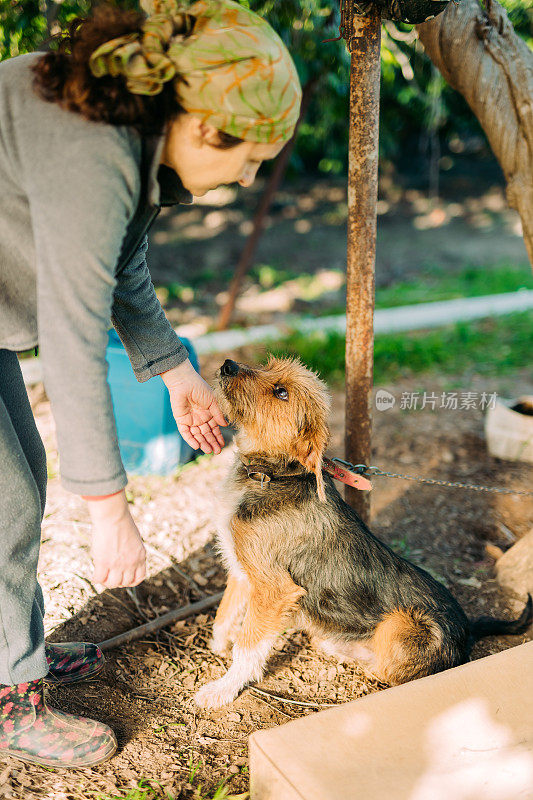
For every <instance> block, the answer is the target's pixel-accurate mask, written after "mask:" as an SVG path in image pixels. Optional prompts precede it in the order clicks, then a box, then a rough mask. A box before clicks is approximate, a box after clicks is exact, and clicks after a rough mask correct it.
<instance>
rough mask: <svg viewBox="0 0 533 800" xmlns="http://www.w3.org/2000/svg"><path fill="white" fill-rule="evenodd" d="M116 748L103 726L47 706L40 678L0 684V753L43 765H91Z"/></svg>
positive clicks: (105, 727) (112, 736)
mask: <svg viewBox="0 0 533 800" xmlns="http://www.w3.org/2000/svg"><path fill="white" fill-rule="evenodd" d="M116 749H117V740H116V739H115V734H114V733H113V731H112V730H111V728H108V726H107V725H104V724H103V723H102V722H96V721H95V720H92V719H86V718H85V717H78V716H77V715H76V714H64V713H63V712H62V711H57V710H56V709H55V708H50V706H48V705H47V703H46V700H45V698H44V688H43V680H42V678H40V679H39V680H36V681H30V682H28V683H18V684H15V685H14V686H0V754H2V753H5V754H6V755H11V756H15V758H18V759H20V760H21V761H29V762H31V763H35V764H43V765H44V766H47V767H91V766H93V765H94V764H99V763H100V762H101V761H105V760H106V759H108V758H110V757H111V756H112V755H113V753H114V752H115V750H116Z"/></svg>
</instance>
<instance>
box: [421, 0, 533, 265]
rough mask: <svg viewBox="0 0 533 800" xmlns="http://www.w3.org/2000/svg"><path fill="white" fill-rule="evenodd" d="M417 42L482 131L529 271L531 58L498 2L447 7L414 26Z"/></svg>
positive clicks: (532, 249) (532, 239) (532, 248)
mask: <svg viewBox="0 0 533 800" xmlns="http://www.w3.org/2000/svg"><path fill="white" fill-rule="evenodd" d="M417 30H418V35H419V37H420V41H421V42H422V44H423V45H424V48H425V50H426V52H427V54H428V56H429V57H430V58H431V60H432V61H433V63H434V64H435V66H436V67H437V68H438V69H439V70H440V72H441V73H442V75H443V77H444V78H445V79H446V80H447V81H448V83H449V84H450V85H451V86H452V87H453V88H454V89H457V91H458V92H460V93H461V94H462V95H463V97H464V98H465V100H466V101H467V103H468V105H469V106H470V108H471V109H472V111H473V112H474V114H475V115H476V117H477V118H478V120H479V123H480V125H481V126H482V128H483V130H484V131H485V133H486V135H487V138H488V140H489V142H490V146H491V147H492V150H493V152H494V155H495V156H496V158H497V159H498V161H499V163H500V166H501V167H502V170H503V173H504V175H505V179H506V181H507V200H508V202H509V205H510V206H511V207H512V208H515V209H516V210H517V211H518V213H519V214H520V218H521V220H522V228H523V233H524V242H525V245H526V249H527V252H528V256H529V260H530V262H531V264H532V266H533V53H532V52H531V50H530V49H529V47H528V46H527V44H526V43H525V42H524V41H523V40H522V39H521V38H520V37H519V36H518V34H517V33H516V32H515V30H514V28H513V26H512V24H511V22H510V21H509V18H508V16H507V13H506V12H505V10H504V9H503V8H502V6H501V5H500V4H499V3H498V2H497V0H487V4H486V7H483V6H481V5H480V2H478V0H461V2H460V3H459V4H457V5H456V4H453V3H450V5H449V6H448V8H447V9H446V11H444V12H443V13H442V14H440V15H439V16H438V17H436V18H435V19H433V20H430V21H429V22H424V23H422V24H421V25H418V26H417Z"/></svg>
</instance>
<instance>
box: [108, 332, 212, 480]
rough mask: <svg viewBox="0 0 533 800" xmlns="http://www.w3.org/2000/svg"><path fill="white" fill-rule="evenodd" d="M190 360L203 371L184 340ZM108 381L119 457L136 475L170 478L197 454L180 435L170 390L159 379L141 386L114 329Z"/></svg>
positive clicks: (128, 469) (110, 348) (186, 340)
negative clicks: (165, 476) (172, 407)
mask: <svg viewBox="0 0 533 800" xmlns="http://www.w3.org/2000/svg"><path fill="white" fill-rule="evenodd" d="M181 341H182V342H183V344H184V345H185V347H186V348H187V351H188V353H189V359H190V361H191V363H192V365H193V366H194V368H195V370H196V371H197V372H200V369H199V366H198V359H197V357H196V353H195V352H194V348H193V347H192V344H191V343H190V342H189V340H188V339H181ZM106 358H107V363H108V364H109V372H108V382H109V386H110V388H111V397H112V400H113V409H114V412H115V419H116V423H117V432H118V442H119V447H120V454H121V456H122V461H123V462H124V466H125V468H126V470H127V472H130V473H132V474H135V475H169V474H170V473H172V472H173V471H174V470H175V469H176V467H178V466H179V465H180V464H186V463H187V462H188V461H191V460H192V459H193V458H195V456H197V455H198V451H197V450H193V449H192V447H191V446H190V445H188V444H187V442H186V441H185V440H184V439H183V437H182V436H181V434H180V433H179V431H178V429H177V427H176V423H175V421H174V417H173V415H172V409H171V407H170V398H169V395H168V390H167V388H166V386H165V384H164V383H163V381H162V379H161V378H160V377H159V376H156V377H154V378H150V380H148V381H146V383H139V382H138V381H137V378H136V377H135V375H134V372H133V369H132V368H131V364H130V361H129V358H128V355H127V353H126V351H125V349H124V345H123V344H122V342H121V341H120V339H119V337H118V335H117V333H116V332H115V331H114V330H111V331H109V342H108V345H107V351H106Z"/></svg>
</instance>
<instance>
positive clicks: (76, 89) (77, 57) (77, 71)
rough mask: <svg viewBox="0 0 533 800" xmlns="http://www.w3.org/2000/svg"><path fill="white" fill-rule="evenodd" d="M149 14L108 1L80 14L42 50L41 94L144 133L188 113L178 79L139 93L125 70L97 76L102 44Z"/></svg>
mask: <svg viewBox="0 0 533 800" xmlns="http://www.w3.org/2000/svg"><path fill="white" fill-rule="evenodd" d="M145 18H146V15H145V14H144V13H141V12H138V11H131V10H125V9H121V8H117V7H115V6H112V5H108V4H103V5H100V6H97V7H96V8H95V9H94V10H93V12H92V14H91V16H89V17H87V18H82V17H77V18H76V19H74V20H73V21H72V22H71V23H70V25H69V29H68V33H66V34H58V35H57V36H55V37H53V38H52V40H51V41H52V42H54V41H57V42H58V46H57V48H56V49H54V50H51V51H50V52H48V53H45V54H44V55H43V56H41V58H39V60H38V61H37V63H36V64H35V65H34V67H33V72H34V84H33V85H34V88H35V90H36V91H37V93H38V95H39V96H40V97H41V98H42V99H43V100H47V101H48V102H50V103H58V104H59V105H60V106H62V108H65V109H68V110H69V111H74V112H76V113H78V114H80V115H81V116H82V117H84V118H85V119H88V120H92V121H94V122H106V123H108V124H109V125H129V126H130V127H132V128H134V129H135V130H137V131H138V132H139V133H140V134H141V136H149V135H161V134H163V133H164V131H165V128H166V126H167V123H169V122H171V121H172V120H173V119H175V118H176V117H178V116H179V115H180V114H183V113H185V112H184V109H183V108H182V106H181V105H180V104H179V101H178V98H177V96H176V90H175V85H174V84H175V80H172V81H169V82H168V83H165V84H164V85H163V89H162V91H161V92H160V93H159V94H156V95H151V96H150V95H137V94H132V93H131V92H130V91H128V89H127V86H126V79H125V78H124V77H123V76H122V75H119V76H117V77H111V76H105V77H102V78H96V77H95V76H94V75H93V74H92V72H91V70H90V68H89V58H90V56H91V55H92V53H93V52H94V51H95V50H96V49H97V48H98V47H99V46H100V45H101V44H103V43H104V42H108V41H110V40H111V39H115V38H117V37H119V36H124V35H126V34H128V33H138V32H140V31H141V25H142V23H143V21H144V20H145ZM177 79H178V80H179V76H178V78H177ZM219 140H220V141H219V144H218V146H219V147H222V148H229V147H234V146H235V145H236V144H239V143H240V142H241V141H242V139H239V138H237V137H235V136H231V135H230V134H226V133H223V132H222V131H219Z"/></svg>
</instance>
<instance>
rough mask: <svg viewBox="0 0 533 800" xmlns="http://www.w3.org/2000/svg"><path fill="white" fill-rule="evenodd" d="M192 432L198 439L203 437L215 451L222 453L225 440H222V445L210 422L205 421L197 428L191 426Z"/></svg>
mask: <svg viewBox="0 0 533 800" xmlns="http://www.w3.org/2000/svg"><path fill="white" fill-rule="evenodd" d="M191 433H192V434H193V436H195V437H196V438H197V439H200V437H201V438H203V440H204V442H207V444H208V445H209V446H210V447H211V449H212V450H214V451H215V453H217V454H218V453H220V451H221V449H222V446H223V445H224V440H222V446H221V444H220V442H218V440H217V438H216V436H215V435H214V431H213V430H212V429H211V426H210V424H209V422H203V423H202V424H201V425H198V426H197V430H195V428H194V427H192V428H191Z"/></svg>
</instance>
